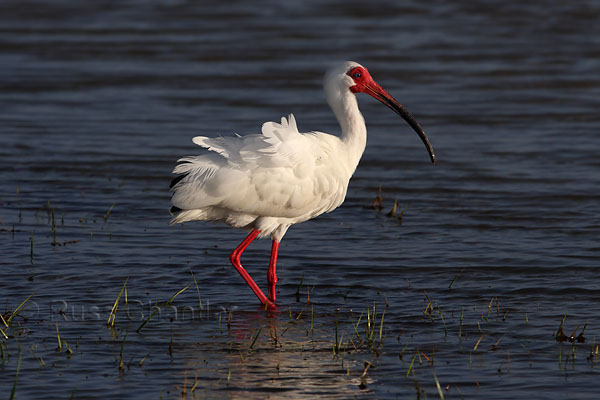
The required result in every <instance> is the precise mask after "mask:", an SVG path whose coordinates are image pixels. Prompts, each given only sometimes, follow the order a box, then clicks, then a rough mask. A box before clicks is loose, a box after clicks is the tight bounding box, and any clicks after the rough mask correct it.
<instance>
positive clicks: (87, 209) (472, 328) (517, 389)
mask: <svg viewBox="0 0 600 400" xmlns="http://www.w3.org/2000/svg"><path fill="white" fill-rule="evenodd" d="M599 12H600V7H599V6H598V4H597V3H596V2H592V1H587V2H586V1H581V2H577V3H568V2H567V3H561V4H559V3H557V2H547V3H546V4H544V5H543V6H540V5H537V6H536V5H533V4H531V5H530V4H525V5H524V4H520V5H516V4H515V5H511V4H507V3H506V2H501V1H492V0H490V1H482V2H480V3H478V4H474V3H472V2H467V1H458V2H453V3H452V4H447V3H446V2H433V3H431V4H428V5H423V4H421V3H420V2H416V1H407V2H401V3H395V2H391V1H379V2H376V3H372V2H371V3H369V5H368V6H367V5H365V4H364V3H362V2H348V1H345V2H310V1H308V2H306V1H305V2H292V1H286V2H264V3H262V4H261V5H256V4H254V3H253V4H248V5H243V4H235V5H230V4H224V3H223V4H222V3H219V2H214V4H208V3H207V2H203V3H202V4H200V3H188V2H184V1H155V2H144V3H141V2H140V3H138V2H135V1H130V2H119V3H104V4H102V3H97V2H78V3H73V2H66V1H64V2H60V1H56V2H52V3H51V5H50V4H45V3H39V2H33V1H31V2H30V1H18V2H17V1H8V2H4V3H3V4H2V5H1V6H0V21H1V24H0V26H1V28H0V89H1V90H0V145H1V146H0V170H1V171H3V172H2V177H3V179H2V180H0V205H1V208H0V218H1V221H2V223H1V224H0V229H1V232H0V254H2V257H1V258H0V264H1V265H2V271H3V274H2V279H1V280H0V295H1V298H2V303H3V304H2V305H1V309H0V311H2V312H3V313H5V316H6V317H8V316H9V314H8V312H9V311H14V310H15V308H16V307H17V306H18V305H19V304H20V303H21V302H22V301H23V300H25V299H26V298H27V297H28V296H29V295H32V297H31V298H30V300H29V301H28V302H27V303H26V304H25V306H24V308H23V309H22V311H21V313H20V315H19V316H17V317H15V318H14V319H13V321H12V325H11V327H10V328H6V327H5V326H2V329H3V330H4V331H5V332H6V333H7V336H8V337H9V338H8V339H3V341H2V345H1V346H0V348H1V349H2V353H3V357H2V361H1V365H0V371H1V372H0V386H1V387H2V388H3V389H4V391H5V392H6V393H9V391H10V389H11V388H12V386H13V384H14V382H15V376H16V371H17V364H18V360H19V358H20V359H21V364H20V369H19V374H18V378H17V380H16V382H17V383H16V386H15V398H48V399H49V398H66V397H70V396H71V395H73V397H74V398H103V399H109V398H114V399H118V398H124V397H127V398H148V397H151V398H159V397H161V396H162V397H163V398H179V397H182V391H183V390H184V388H185V396H189V397H197V398H221V397H225V398H227V397H234V398H236V397H244V398H246V397H251V398H264V397H267V396H270V397H272V398H314V397H315V396H321V397H331V398H339V397H353V396H356V397H367V398H372V397H376V398H397V397H401V398H404V397H413V396H414V397H418V396H419V395H421V396H425V395H426V396H427V397H429V398H437V397H439V393H438V389H437V387H436V383H435V382H436V379H438V381H439V383H440V388H441V390H442V391H443V393H444V395H445V396H446V398H462V397H464V398H488V399H503V398H507V397H511V398H528V399H530V398H547V397H548V396H550V395H552V396H555V397H556V396H558V397H562V398H566V397H574V398H596V396H597V389H596V383H597V380H598V356H597V354H594V353H593V352H594V351H595V350H596V347H595V343H596V342H598V340H596V338H595V337H596V336H597V335H598V334H599V333H600V325H599V323H598V319H597V316H598V315H599V313H600V306H599V305H598V304H600V303H599V301H598V300H600V295H599V294H598V279H599V278H600V269H599V266H598V264H599V260H600V257H599V250H600V246H599V245H598V237H599V235H600V216H599V211H600V210H599V204H600V203H599V200H600V192H599V191H598V187H600V162H599V161H598V158H597V154H598V150H600V137H599V135H598V132H599V131H600V114H599V113H598V107H599V105H600V104H599V100H598V99H600V77H599V76H598V73H597V71H598V70H599V67H600V65H599V64H600V62H599V61H598V60H600V57H599V56H600V51H599V50H598V49H600V25H599V24H598V17H599ZM345 59H354V60H356V61H358V62H360V63H362V64H364V65H365V66H367V67H368V68H369V69H370V71H371V73H372V74H373V76H374V77H375V79H377V80H378V81H379V83H381V84H382V86H384V87H385V88H387V89H388V90H389V92H391V93H392V94H393V95H394V96H395V97H396V98H398V99H399V100H400V101H401V102H402V103H404V104H405V105H406V106H407V108H408V109H409V110H410V111H411V112H412V113H413V115H414V116H415V117H416V118H417V120H418V121H419V122H420V123H421V125H422V126H423V127H424V128H425V131H426V132H427V133H428V135H429V138H430V140H431V142H432V144H433V146H434V148H435V149H436V153H437V156H438V159H439V163H438V164H437V165H435V166H432V165H430V164H429V161H428V157H427V153H426V151H425V149H424V148H423V145H422V143H421V142H420V141H419V139H418V137H417V136H416V135H415V134H414V133H413V132H412V131H411V130H410V128H409V127H408V126H407V125H406V124H405V123H404V122H403V121H402V120H401V119H399V118H398V117H397V116H396V115H395V114H393V113H392V112H390V111H389V110H387V109H385V108H384V107H381V105H380V104H379V103H377V102H376V101H373V100H372V99H370V98H368V96H362V97H361V98H360V99H359V102H360V105H361V110H362V111H363V113H364V115H365V119H366V121H367V125H368V129H369V140H368V145H367V149H366V152H365V154H364V156H363V159H362V161H361V163H360V165H359V167H358V170H357V171H356V174H355V176H354V178H353V179H352V181H351V184H350V188H349V190H348V196H347V198H346V202H345V203H344V205H343V206H342V207H340V208H339V209H338V210H336V211H335V212H333V213H331V214H328V215H324V216H321V217H319V218H318V219H316V220H314V221H310V222H307V223H304V224H301V225H298V226H294V227H292V228H291V229H290V230H289V232H288V234H287V235H286V237H285V239H284V241H283V242H282V245H281V249H280V261H279V266H278V276H279V285H278V289H279V293H278V300H279V302H280V308H279V312H278V313H276V314H269V315H265V313H264V312H263V311H262V310H261V309H260V307H258V306H257V304H256V299H255V298H254V296H253V294H252V293H251V291H250V290H249V289H248V288H247V287H246V286H245V284H244V283H243V281H242V280H241V279H240V277H239V276H238V275H237V274H236V273H235V271H234V270H233V268H232V267H231V265H230V264H229V262H228V254H229V252H230V251H231V250H232V249H233V248H234V247H235V246H236V245H237V244H238V243H239V242H240V241H241V240H242V239H243V237H244V234H243V233H242V232H238V231H235V230H232V229H230V228H228V227H226V226H220V225H211V224H203V223H190V224H186V225H185V226H183V227H182V226H178V227H169V226H168V221H169V218H170V216H169V214H168V208H169V196H170V194H169V191H168V184H169V182H170V179H171V175H170V171H171V169H172V167H173V165H174V164H175V161H176V160H177V159H178V158H179V157H181V156H184V155H191V154H195V153H196V152H197V151H198V148H197V147H196V146H195V145H194V144H193V143H191V138H192V137H193V136H195V135H198V134H207V135H218V134H223V135H229V134H232V133H234V132H238V133H241V134H245V133H256V132H258V130H259V129H260V125H261V123H262V122H264V121H269V120H278V119H279V118H280V117H281V116H283V115H286V114H288V113H290V112H293V113H294V114H295V115H296V118H297V120H298V124H299V128H300V130H302V131H310V130H313V129H314V130H322V131H326V132H336V131H337V129H338V127H337V126H336V122H335V119H334V117H333V115H332V114H331V112H330V110H329V109H328V107H327V106H326V104H325V101H324V100H323V95H322V89H321V81H322V75H323V72H324V71H325V70H326V69H327V68H328V66H330V65H331V63H332V62H335V61H337V60H345ZM379 187H381V189H382V197H383V205H384V209H383V210H382V211H380V212H377V211H375V210H373V209H372V208H371V204H372V203H373V200H374V199H375V196H376V195H377V190H378V188H379ZM394 200H398V201H399V203H400V206H401V207H402V208H404V207H407V208H406V210H405V211H404V213H403V215H402V220H401V223H399V222H398V221H397V220H395V219H394V218H391V217H388V216H387V215H386V214H387V213H388V211H389V210H390V209H391V208H392V205H393V202H394ZM52 215H54V223H53V222H52V218H53V217H52ZM52 243H54V245H53V244H52ZM32 244H33V245H32ZM32 248H33V250H32ZM269 248H270V243H269V242H268V241H260V242H255V243H253V244H252V246H251V247H250V248H249V249H248V250H247V251H246V252H245V253H244V257H243V262H244V265H245V266H246V267H247V269H248V270H249V272H250V273H251V274H253V276H254V277H255V279H256V281H257V283H259V285H262V286H263V288H265V286H264V285H265V284H266V265H267V261H268V252H269ZM190 271H192V272H193V274H194V276H193V277H192V275H191V273H190ZM127 278H128V281H127V297H128V304H127V305H125V304H124V303H123V300H124V298H121V301H120V303H119V304H120V305H119V308H118V310H117V318H116V323H115V330H114V331H113V330H111V329H109V328H107V327H106V320H107V318H108V316H109V313H110V310H111V308H112V306H113V304H114V302H115V299H116V298H117V295H118V294H119V291H120V290H121V287H122V286H123V283H124V282H125V280H126V279H127ZM194 278H195V279H196V281H197V285H198V290H196V285H195V283H194ZM302 280H303V284H302V288H301V290H300V295H299V296H298V297H297V296H296V291H297V289H298V286H299V283H300V282H301V281H302ZM187 286H189V288H188V289H187V290H186V291H184V292H183V293H181V294H179V295H178V296H177V297H176V298H175V299H174V300H173V303H172V304H171V306H162V307H161V308H160V309H157V308H153V306H154V305H155V304H157V302H164V301H166V300H168V299H169V298H170V297H171V296H172V295H174V294H175V293H177V292H178V291H180V290H181V289H183V288H185V287H187ZM199 295H200V297H201V301H202V310H200V305H199V299H198V296H199ZM429 304H431V305H432V306H433V308H431V307H429ZM373 305H375V306H376V310H375V313H376V315H377V316H376V319H375V322H374V323H373V324H372V325H371V326H372V327H374V328H373V330H372V337H371V341H369V340H366V339H365V336H366V335H367V334H366V333H365V332H366V330H367V321H368V316H367V310H369V312H368V314H369V316H370V314H371V313H372V307H373ZM173 307H175V308H173ZM154 310H159V311H157V312H156V313H155V314H154V317H153V319H152V320H151V321H149V322H148V323H147V324H146V325H145V326H144V327H143V328H142V330H141V331H140V332H139V333H137V332H136V330H137V329H138V328H139V326H140V325H141V323H142V322H143V321H144V320H146V319H147V318H148V316H149V315H150V314H151V313H152V312H153V311H154ZM384 310H385V315H384V317H383V324H381V316H382V313H383V311H384ZM565 313H567V314H568V315H567V318H566V320H565V323H564V331H565V333H566V335H567V336H568V335H570V334H571V333H572V332H573V330H576V336H577V335H578V334H580V333H581V331H582V329H584V325H586V324H587V325H586V327H585V335H584V336H585V338H586V340H585V342H584V343H577V342H576V343H574V344H571V343H569V342H568V341H566V342H563V343H560V342H557V341H556V340H555V334H556V332H557V329H558V327H559V325H560V323H561V320H562V318H563V316H564V315H565ZM361 315H362V316H361ZM461 315H462V318H461ZM228 318H230V323H229V324H228ZM359 321H360V323H358V322H359ZM357 323H358V325H357ZM336 325H337V327H338V329H337V331H338V339H337V340H336ZM57 326H58V328H59V330H60V335H61V338H62V340H66V341H67V344H68V346H69V348H70V349H71V351H72V354H70V353H69V352H68V351H67V350H66V348H67V346H63V348H62V349H61V350H60V351H57V343H58V342H57V335H56V329H57ZM355 326H357V329H356V331H355V329H354V327H355ZM125 332H128V333H127V337H126V338H125ZM380 332H381V335H380ZM0 335H1V334H0ZM342 335H343V336H342ZM124 338H125V340H124ZM123 343H124V344H123ZM336 343H338V345H339V348H338V350H337V352H335V351H334V347H335V346H336ZM19 349H20V350H19ZM121 349H122V359H123V367H122V368H121V369H120V368H119V361H120V359H121ZM591 352H592V353H591ZM335 353H336V354H335ZM428 359H429V360H430V361H428ZM40 360H43V361H40ZM365 362H369V363H371V364H372V366H370V367H369V368H368V369H367V371H366V373H364V375H363V372H364V370H365ZM361 377H362V384H361ZM194 384H196V387H195V390H194V391H192V390H191V388H192V386H193V385H194Z"/></svg>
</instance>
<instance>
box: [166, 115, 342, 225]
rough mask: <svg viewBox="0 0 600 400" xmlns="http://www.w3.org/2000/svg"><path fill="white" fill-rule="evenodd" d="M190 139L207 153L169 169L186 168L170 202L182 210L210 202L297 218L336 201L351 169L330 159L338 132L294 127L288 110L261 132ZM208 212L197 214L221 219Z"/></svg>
mask: <svg viewBox="0 0 600 400" xmlns="http://www.w3.org/2000/svg"><path fill="white" fill-rule="evenodd" d="M193 142H194V143H196V144H197V145H199V146H201V147H204V148H206V149H208V150H209V151H210V153H207V154H203V155H199V156H192V157H184V158H182V159H180V160H179V162H180V164H178V165H177V166H176V167H175V169H174V170H173V172H174V173H176V174H185V176H184V177H183V178H182V179H181V180H179V182H177V184H176V185H174V187H173V191H174V194H173V199H172V203H173V205H174V206H176V207H178V208H180V209H182V210H194V209H206V208H214V209H220V210H222V211H230V212H234V213H241V214H247V215H249V216H256V217H278V218H290V219H293V220H294V221H291V223H294V222H301V221H304V220H307V219H310V218H313V217H314V216H316V215H319V214H321V213H323V212H328V211H331V210H333V209H335V208H336V207H338V206H339V205H340V204H341V203H342V202H343V200H344V197H345V195H346V188H347V185H348V181H349V179H350V176H351V174H352V172H353V171H349V170H348V168H347V167H346V166H345V165H335V164H334V163H333V162H332V161H333V159H332V158H331V157H330V154H335V153H336V152H339V150H338V149H339V147H340V140H339V138H337V137H335V136H331V135H327V134H323V133H319V132H311V133H305V134H302V133H300V132H298V128H297V126H296V120H295V118H294V116H293V115H292V114H290V115H289V119H288V120H286V119H285V118H281V123H280V124H278V123H275V122H266V123H265V124H263V126H262V135H248V136H234V137H218V138H208V137H204V136H197V137H195V138H194V139H193ZM338 162H339V160H338ZM213 211H214V210H213ZM212 214H215V213H214V212H213V213H212ZM212 214H211V213H210V212H208V214H207V215H206V216H205V217H203V218H197V219H224V218H217V216H213V217H211V216H210V215H212ZM217 214H219V213H217ZM221 214H222V213H221ZM221 214H219V215H221ZM203 215H204V214H203ZM215 215H216V214H215Z"/></svg>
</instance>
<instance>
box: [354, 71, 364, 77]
mask: <svg viewBox="0 0 600 400" xmlns="http://www.w3.org/2000/svg"><path fill="white" fill-rule="evenodd" d="M361 76H362V75H361V74H360V72H355V73H354V77H355V78H360V77H361Z"/></svg>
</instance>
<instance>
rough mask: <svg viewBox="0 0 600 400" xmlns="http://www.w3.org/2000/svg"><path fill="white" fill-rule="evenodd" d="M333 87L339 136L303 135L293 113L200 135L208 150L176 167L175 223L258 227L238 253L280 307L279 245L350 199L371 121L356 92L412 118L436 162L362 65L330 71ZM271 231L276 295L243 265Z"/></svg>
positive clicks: (328, 86)
mask: <svg viewBox="0 0 600 400" xmlns="http://www.w3.org/2000/svg"><path fill="white" fill-rule="evenodd" d="M325 92H326V96H327V100H328V102H329V105H330V106H331V108H332V110H333V112H334V113H335V115H336V117H337V119H338V121H339V123H340V126H341V128H342V132H341V135H340V136H339V137H338V136H333V135H330V134H327V133H322V132H310V133H300V132H299V131H298V127H297V125H296V119H295V118H294V116H293V115H292V114H290V115H289V117H288V118H287V119H286V118H281V123H275V122H266V123H264V124H263V126H262V134H258V135H248V136H232V137H217V138H208V137H204V136H197V137H195V138H194V139H193V142H194V143H195V144H197V145H199V146H201V147H203V148H205V149H207V150H208V152H206V153H204V154H202V155H198V156H190V157H184V158H181V159H180V160H179V164H178V165H177V166H176V167H175V169H174V170H173V173H175V174H178V175H179V176H178V177H176V178H175V179H174V180H173V182H172V184H171V188H172V191H173V197H172V205H173V208H172V211H174V212H177V214H176V215H175V217H174V218H173V219H172V221H171V223H172V224H174V223H181V222H187V221H193V220H203V221H223V222H225V223H227V224H229V225H231V226H233V227H235V228H242V229H246V230H251V231H252V232H251V234H250V235H249V237H248V238H247V239H246V241H244V242H242V244H241V245H240V246H238V248H236V250H234V252H233V253H232V256H231V258H232V263H233V264H234V266H235V267H236V269H238V271H239V272H240V274H242V277H244V279H245V280H246V282H247V283H248V284H249V285H250V286H251V288H252V289H253V291H254V292H255V294H256V295H257V296H258V297H259V299H260V300H261V302H262V303H263V304H264V303H265V302H268V303H269V304H270V305H273V304H272V302H271V301H269V300H272V301H274V299H275V292H274V289H275V283H274V282H276V276H275V261H276V258H277V247H278V244H279V242H280V241H281V239H282V238H283V236H284V235H285V233H286V231H287V230H288V228H289V227H290V226H291V225H292V224H296V223H299V222H304V221H307V220H309V219H311V218H314V217H316V216H318V215H320V214H323V213H326V212H330V211H332V210H334V209H335V208H337V207H339V206H340V205H341V204H342V202H343V201H344V198H345V196H346V190H347V188H348V182H349V181H350V178H351V176H352V174H353V173H354V171H355V169H356V166H357V165H358V162H359V160H360V157H361V155H362V153H363V151H364V149H365V145H366V126H365V123H364V119H363V117H362V115H361V113H360V111H359V109H358V104H357V102H356V96H355V93H358V92H364V93H367V94H369V95H371V96H373V97H375V98H376V99H378V100H379V101H381V102H382V103H384V104H386V105H387V106H388V107H390V108H392V109H393V110H394V111H396V112H397V113H398V114H400V115H401V116H402V117H404V118H405V119H406V120H407V122H409V124H410V125H411V126H412V127H413V128H414V129H415V130H416V131H417V133H418V134H419V136H420V137H421V139H423V142H424V143H425V145H426V146H427V149H428V151H429V152H430V156H431V159H432V161H434V155H433V149H432V148H431V146H430V145H429V142H428V140H427V137H426V136H425V133H424V132H423V131H422V129H421V128H420V126H419V125H418V124H417V123H416V121H414V119H413V118H412V117H411V116H410V114H408V112H407V111H406V110H405V109H404V107H403V106H401V105H400V104H399V103H398V102H397V101H396V100H394V99H393V97H391V96H390V95H389V94H388V93H387V92H386V91H385V90H383V89H382V88H381V87H380V86H379V85H377V84H376V83H375V82H374V81H373V79H372V78H371V76H370V74H369V72H368V71H367V69H366V68H364V67H362V66H361V65H360V64H358V63H355V62H351V61H349V62H346V63H344V64H342V65H340V66H338V67H337V68H334V69H333V70H331V71H330V72H328V73H327V75H326V77H325ZM266 236H270V237H271V238H272V239H273V250H272V254H271V263H270V265H269V285H270V290H269V292H270V293H269V299H267V298H266V296H264V295H263V294H262V292H261V291H260V289H258V287H257V285H256V284H255V283H254V281H252V279H251V278H250V277H249V275H247V273H246V271H245V270H244V269H243V267H242V266H241V264H240V263H239V256H241V253H242V252H243V251H244V249H245V248H246V247H247V246H248V244H249V243H250V242H251V241H252V240H253V239H254V238H255V237H266ZM236 257H237V265H236V260H234V258H236ZM273 281H274V282H273ZM257 291H258V292H257Z"/></svg>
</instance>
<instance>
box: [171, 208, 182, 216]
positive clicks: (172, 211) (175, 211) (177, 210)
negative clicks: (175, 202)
mask: <svg viewBox="0 0 600 400" xmlns="http://www.w3.org/2000/svg"><path fill="white" fill-rule="evenodd" d="M179 211H183V210H182V209H181V208H179V207H175V206H173V207H171V214H175V213H178V212H179Z"/></svg>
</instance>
